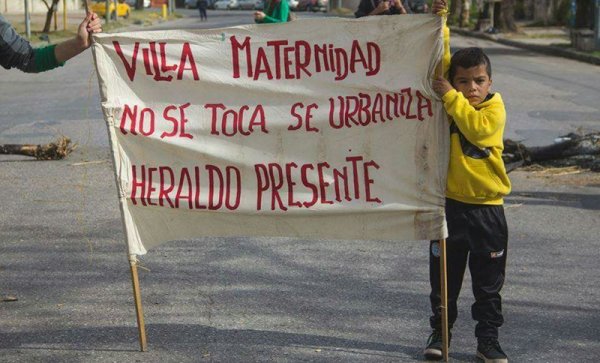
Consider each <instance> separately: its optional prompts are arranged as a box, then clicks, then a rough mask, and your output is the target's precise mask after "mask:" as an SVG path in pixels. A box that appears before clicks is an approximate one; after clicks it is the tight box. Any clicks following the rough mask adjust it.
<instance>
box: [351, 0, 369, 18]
mask: <svg viewBox="0 0 600 363" xmlns="http://www.w3.org/2000/svg"><path fill="white" fill-rule="evenodd" d="M371 11H373V5H372V4H371V0H360V3H359V4H358V9H356V12H355V13H354V16H355V17H357V18H362V17H363V16H367V15H369V14H370V13H371Z"/></svg>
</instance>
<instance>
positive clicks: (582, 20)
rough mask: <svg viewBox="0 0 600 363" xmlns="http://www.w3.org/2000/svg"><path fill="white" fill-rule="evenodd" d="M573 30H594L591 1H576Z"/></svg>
mask: <svg viewBox="0 0 600 363" xmlns="http://www.w3.org/2000/svg"><path fill="white" fill-rule="evenodd" d="M575 28H588V29H593V28H594V2H593V1H592V0H577V13H576V15H575Z"/></svg>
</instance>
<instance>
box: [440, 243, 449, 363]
mask: <svg viewBox="0 0 600 363" xmlns="http://www.w3.org/2000/svg"><path fill="white" fill-rule="evenodd" d="M446 268H447V265H446V239H445V238H444V239H442V240H440V290H441V291H440V298H441V306H440V309H441V315H442V356H443V359H444V362H448V359H449V357H448V355H449V354H448V343H449V342H448V280H447V278H446Z"/></svg>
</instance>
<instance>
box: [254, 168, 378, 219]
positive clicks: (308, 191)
mask: <svg viewBox="0 0 600 363" xmlns="http://www.w3.org/2000/svg"><path fill="white" fill-rule="evenodd" d="M374 169H379V165H378V164H377V163H376V162H375V161H373V160H369V161H365V160H364V159H363V157H362V156H348V157H346V163H345V164H344V165H341V166H338V167H332V166H331V165H330V164H329V163H327V162H321V163H309V164H301V165H298V164H296V163H294V162H290V163H286V164H278V163H268V164H255V165H254V170H255V172H256V180H257V186H258V190H257V193H258V194H257V199H256V209H257V210H262V209H263V208H269V209H270V210H282V211H286V210H288V208H311V207H313V206H320V205H326V204H339V203H343V202H350V201H353V200H363V201H366V202H369V203H381V200H380V199H379V198H377V197H375V196H373V192H372V190H371V188H372V184H373V179H372V172H373V171H374Z"/></svg>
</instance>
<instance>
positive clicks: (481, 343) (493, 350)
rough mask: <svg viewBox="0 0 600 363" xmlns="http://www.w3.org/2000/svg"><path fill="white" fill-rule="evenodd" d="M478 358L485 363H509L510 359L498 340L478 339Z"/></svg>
mask: <svg viewBox="0 0 600 363" xmlns="http://www.w3.org/2000/svg"><path fill="white" fill-rule="evenodd" d="M477 358H479V359H481V360H483V361H484V362H485V363H508V358H507V357H506V354H504V352H503V351H502V348H500V343H498V339H496V338H480V339H477Z"/></svg>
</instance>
